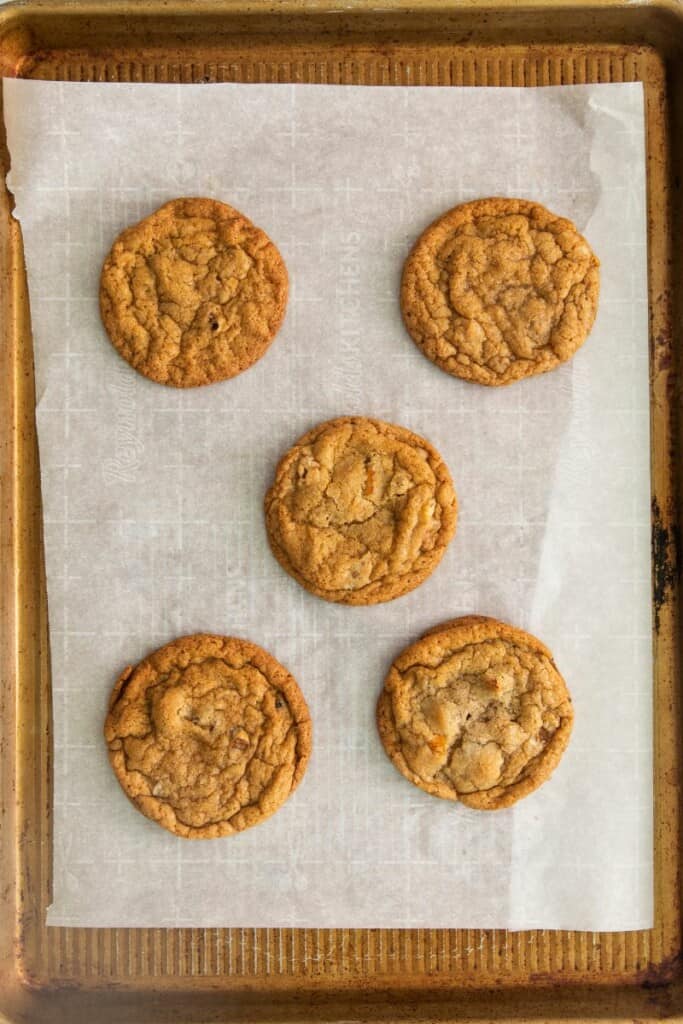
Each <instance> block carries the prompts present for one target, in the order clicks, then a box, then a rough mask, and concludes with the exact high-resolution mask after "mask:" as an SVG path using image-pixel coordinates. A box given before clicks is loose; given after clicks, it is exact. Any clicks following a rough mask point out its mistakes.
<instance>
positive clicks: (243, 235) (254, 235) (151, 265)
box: [100, 199, 288, 388]
mask: <svg viewBox="0 0 683 1024" xmlns="http://www.w3.org/2000/svg"><path fill="white" fill-rule="evenodd" d="M287 291H288V280H287V270H286V267H285V265H284V262H283V260H282V257H281V256H280V253H279V252H278V251H277V249H276V248H275V246H274V245H273V243H272V242H271V241H270V239H269V238H268V236H267V235H266V234H265V233H264V232H263V231H261V229H260V228H257V227H255V225H254V224H252V223H251V221H249V220H247V218H246V217H245V216H243V215H242V214H241V213H239V212H238V211H237V210H234V209H233V208H232V207H231V206H226V204H225V203H219V202H217V201H216V200H215V199H174V200H172V201H171V202H170V203H166V204H165V206H162V207H161V208H160V209H159V210H157V211H156V213H153V214H152V215H151V216H150V217H146V218H145V219H144V220H141V221H140V223H139V224H136V225H135V226H134V227H130V228H128V229H127V230H126V231H124V232H123V233H122V234H120V235H119V237H118V238H117V239H116V241H115V242H114V244H113V246H112V248H111V250H110V252H109V255H108V256H107V258H106V260H105V261H104V266H103V268H102V276H101V279H100V310H101V313H102V321H103V323H104V326H105V328H106V330H107V333H108V335H109V337H110V339H111V341H112V344H113V345H114V347H115V348H116V350H117V351H118V352H119V354H120V355H122V356H123V358H124V359H125V360H126V361H127V362H129V363H130V365H131V366H133V367H134V368H135V369H136V370H137V371H138V372H139V373H141V374H143V376H145V377H149V378H150V380H155V381H157V382H158V383H159V384H169V385H171V386H172V387H176V388H192V387H198V386H199V385H201V384H212V383H213V382H214V381H219V380H227V379H228V378H229V377H234V376H235V375H236V374H238V373H241V372H242V371H243V370H246V369H247V368H248V367H250V366H251V365H252V364H253V363H255V362H256V361H257V360H258V359H260V358H261V356H262V355H263V353H264V352H265V351H266V349H267V348H268V346H269V345H270V343H271V341H272V340H273V338H274V337H275V334H276V333H277V331H278V329H279V327H280V324H281V323H282V320H283V318H284V315H285V307H286V305H287Z"/></svg>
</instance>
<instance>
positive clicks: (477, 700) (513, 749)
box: [377, 615, 574, 810]
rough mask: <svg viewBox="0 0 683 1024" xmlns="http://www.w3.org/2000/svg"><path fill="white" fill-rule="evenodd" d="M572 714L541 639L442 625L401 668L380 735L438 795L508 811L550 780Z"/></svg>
mask: <svg viewBox="0 0 683 1024" xmlns="http://www.w3.org/2000/svg"><path fill="white" fill-rule="evenodd" d="M573 720H574V713H573V709H572V702H571V698H570V696H569V693H568V691H567V687H566V684H565V681H564V679H563V678H562V676H561V675H560V673H559V672H558V670H557V667H556V665H555V663H554V661H553V658H552V655H551V653H550V651H549V650H548V648H547V647H545V646H544V645H543V644H542V643H541V642H540V640H537V639H536V638H535V637H533V636H530V635H529V634H528V633H524V632H523V631H522V630H521V629H515V628H514V627H513V626H508V625H506V624H505V623H503V622H498V621H497V620H496V619H489V618H485V617H484V616H477V615H470V616H467V617H465V618H461V619H454V620H452V621H451V622H445V623H442V625H440V626H437V627H436V629H433V630H431V631H430V632H429V633H427V634H426V635H425V636H423V637H422V639H421V640H418V641H417V642H416V643H414V644H413V645H412V646H411V647H408V648H407V649H406V650H405V651H403V652H402V654H400V655H399V656H398V658H397V659H396V660H395V662H394V663H393V665H392V666H391V669H390V670H389V674H388V675H387V678H386V680H385V683H384V689H383V690H382V693H381V694H380V697H379V701H378V703H377V727H378V729H379V734H380V738H381V740H382V743H383V744H384V749H385V750H386V752H387V754H388V755H389V757H390V758H391V760H392V762H393V763H394V765H395V766H396V768H398V770H399V771H400V772H401V773H402V774H403V775H405V777H406V778H407V779H409V780H410V782H412V783H413V784H414V785H416V786H419V788H420V789H424V790H425V792H427V793H431V794H432V795H433V796H440V797H443V798H444V799H446V800H460V801H461V802H462V803H463V804H466V805H467V806H468V807H476V808H478V809H480V810H497V809H498V808H500V807H510V805H511V804H514V803H516V802H517V801H518V800H520V799H521V798H522V797H524V796H527V795H528V794H529V793H531V792H533V790H535V789H537V788H538V787H539V786H540V785H541V784H542V783H543V782H545V781H546V780H547V779H548V778H549V776H550V775H551V773H552V772H553V770H554V769H555V767H556V766H557V764H558V762H559V760H560V758H561V757H562V754H563V752H564V750H565V748H566V746H567V743H568V742H569V736H570V733H571V730H572V722H573Z"/></svg>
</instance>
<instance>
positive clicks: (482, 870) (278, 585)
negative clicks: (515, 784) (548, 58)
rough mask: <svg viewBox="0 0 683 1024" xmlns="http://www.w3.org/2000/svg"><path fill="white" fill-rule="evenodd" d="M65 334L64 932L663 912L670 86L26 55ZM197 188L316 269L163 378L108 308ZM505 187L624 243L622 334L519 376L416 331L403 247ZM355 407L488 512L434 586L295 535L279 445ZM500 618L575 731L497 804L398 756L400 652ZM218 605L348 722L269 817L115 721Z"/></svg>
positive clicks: (31, 248) (564, 924) (34, 240)
mask: <svg viewBox="0 0 683 1024" xmlns="http://www.w3.org/2000/svg"><path fill="white" fill-rule="evenodd" d="M4 90H5V117H6V121H7V129H8V137H9V148H10V152H11V159H12V171H11V175H10V178H9V185H10V188H11V189H12V191H13V192H14V194H15V196H16V203H17V205H16V215H17V217H18V218H19V220H20V221H21V226H22V229H23V235H24V240H25V245H26V259H27V265H28V276H29V286H30V296H31V308H32V317H33V330H34V342H35V358H36V374H37V394H38V409H37V417H38V430H39V441H40V457H41V472H42V488H43V500H44V515H45V542H46V555H47V573H48V589H49V616H50V634H51V648H52V665H53V675H52V678H53V693H54V730H55V791H54V798H55V799H54V804H55V831H54V903H53V905H52V907H51V909H50V912H49V923H50V924H53V925H57V924H61V925H103V926H104V925H108V926H113V925H131V926H134V925H158V926H163V925H193V926H199V925H204V926H219V925H244V926H252V925H253V926H289V925H291V926H303V925H306V926H320V927H322V926H358V927H365V926H387V927H394V926H395V927H399V926H431V927H438V926H453V927H456V926H463V927H475V926H481V927H505V926H507V927H509V928H522V927H546V928H579V929H584V928H585V929H595V930H607V929H629V928H647V927H650V926H651V924H652V855H651V848H652V795H651V794H652V777H651V776H652V772H651V748H652V726H651V711H650V705H651V643H650V632H651V622H650V555H649V536H650V528H649V522H650V514H649V415H648V333H647V292H646V250H645V237H646V235H645V205H644V199H645V193H644V173H645V171H644V168H645V164H644V140H643V134H644V128H643V106H642V103H643V101H642V92H641V87H640V86H639V85H602V86H581V87H572V88H549V89H529V90H524V89H499V90H497V89H448V88H429V89H427V88H422V89H421V88H374V89H372V88H348V87H329V86H327V87H326V86H321V87H311V86H285V85H279V86H277V85H276V86H268V85H248V86H237V85H208V86H183V87H176V86H157V85H109V84H85V85H82V84H58V83H47V82H25V81H14V80H10V81H5V83H4ZM178 195H209V196H215V197H217V198H219V199H222V200H225V201H227V202H228V203H231V204H233V205H235V206H237V207H238V208H239V209H241V210H243V211H244V212H245V213H246V214H247V215H248V216H249V217H250V218H252V219H253V220H254V221H255V222H256V223H257V224H258V225H260V226H261V227H263V228H264V229H265V230H266V231H267V232H268V233H269V234H270V236H271V237H272V238H273V239H274V240H275V242H276V243H277V245H278V246H279V247H280V250H281V252H282V253H283V255H284V257H285V259H286V261H287V264H288V267H289V271H290V275H291V285H292V290H291V298H290V303H289V307H288V312H287V318H286V322H285V325H284V327H283V329H282V331H281V333H280V335H279V336H278V337H277V339H276V341H275V342H274V343H273V345H272V347H271V349H270V350H269V352H268V353H267V355H266V356H265V358H263V359H262V360H261V361H260V362H259V363H258V364H257V365H256V366H255V367H253V368H252V369H250V370H249V371H248V372H246V373H244V374H242V375H241V376H239V377H238V378H236V379H234V380H232V381H229V382H226V383H222V384H218V385H214V386H212V387H206V388H201V389H195V390H191V391H186V392H183V391H175V390H173V389H171V388H164V387H161V386H159V385H156V384H153V383H151V382H148V381H146V380H144V379H143V378H142V377H140V376H139V375H138V374H136V373H135V372H133V371H132V370H131V369H130V368H129V367H128V365H127V364H125V363H124V362H123V361H122V360H121V359H120V358H119V357H118V355H117V354H116V353H115V351H114V349H113V348H112V346H111V345H110V344H109V342H108V340H107V337H106V335H105V333H104V330H103V328H102V326H101V324H100V319H99V313H98V303H97V294H98V277H99V272H100V267H101V264H102V261H103V259H104V256H105V255H106V253H107V251H108V249H109V247H110V245H111V243H112V241H113V239H114V237H115V236H116V235H117V234H118V233H119V231H121V230H122V229H123V228H124V227H125V226H126V225H128V224H130V223H132V222H134V221H136V220H138V219H139V218H140V217H142V216H144V215H146V214H148V213H151V212H152V211H153V210H154V209H155V208H156V207H157V206H159V205H160V204H161V203H162V202H165V201H166V200H168V199H170V198H173V197H176V196H178ZM488 195H513V196H522V197H528V198H533V199H537V200H539V201H541V202H542V203H545V204H546V205H547V206H549V207H550V208H551V209H552V210H554V211H556V212H557V213H559V214H563V215H567V216H569V217H571V218H572V219H574V220H575V222H576V223H577V225H578V226H579V228H580V229H581V230H582V231H583V232H585V234H586V236H587V237H588V239H589V241H590V242H591V244H592V245H593V247H594V249H595V251H596V253H597V254H598V255H599V257H600V259H601V261H602V295H601V301H600V309H599V314H598V318H597V323H596V326H595V329H594V330H593V333H592V335H591V337H590V339H589V340H588V342H587V343H586V345H585V346H584V348H583V349H582V350H581V351H580V352H579V353H578V354H577V356H576V357H575V359H574V360H573V361H572V362H571V363H570V364H568V365H566V366H565V367H563V368H562V369H560V370H558V371H556V372H554V373H551V374H549V375H546V376H543V377H540V378H537V379H535V380H530V381H526V382H523V383H518V384H514V385H512V386H511V387H509V388H503V389H485V388H480V387H476V386H473V385H471V384H467V383H464V382H461V381H457V380H455V379H453V378H451V377H449V376H448V375H447V374H445V373H443V372H441V371H440V370H438V369H437V368H436V367H434V366H432V365H431V364H430V363H429V362H428V361H427V360H426V359H425V358H424V357H423V356H422V355H421V354H420V353H419V352H418V350H417V349H416V347H415V346H414V345H413V343H412V341H411V340H410V338H409V337H408V335H407V334H406V331H405V329H404V328H403V326H402V323H401V319H400V314H399V307H398V286H399V277H400V271H401V266H402V263H403V260H404V258H405V256H406V254H407V252H408V251H409V249H410V247H411V245H412V243H413V241H414V239H415V238H416V236H417V235H418V233H419V232H420V231H422V229H423V228H424V227H425V226H426V225H427V224H428V223H429V222H430V221H431V220H432V219H433V218H434V217H435V216H437V215H438V214H440V213H441V212H442V211H444V210H446V209H448V208H449V207H451V206H453V205H455V204H456V203H459V202H461V201H464V200H467V199H472V198H475V197H481V196H488ZM345 413H356V414H368V415H371V416H377V417H381V418H383V419H387V420H390V421H394V422H396V423H401V424H403V425H405V426H407V427H409V428H410V429H412V430H415V431H417V432H418V433H420V434H423V435H424V436H425V437H427V438H429V440H431V441H432V442H433V443H434V444H435V445H436V447H437V448H438V449H439V450H440V451H441V453H442V454H443V456H444V457H445V459H446V461H447V463H448V465H449V467H450V469H451V472H452V474H453V477H454V480H455V483H456V487H457V491H458V496H459V499H460V509H461V511H460V520H459V527H458V532H457V535H456V538H455V540H454V541H453V543H452V544H451V546H450V547H449V549H448V551H447V553H446V556H445V557H444V559H443V562H442V563H441V565H440V567H439V569H438V570H437V571H436V572H435V573H434V575H433V576H432V577H431V578H430V579H429V580H428V581H427V582H426V583H425V584H424V585H423V586H421V587H420V588H419V589H417V590H416V591H414V592H413V593H411V594H410V595H408V596H406V597H404V598H401V599H400V600H397V601H395V602H393V603H391V604H388V605H377V606H374V607H370V608H345V607H340V606H335V605H332V604H328V603H325V602H323V601H320V600H318V599H316V598H315V597H313V596H311V595H309V594H308V593H306V592H304V591H303V590H302V589H301V588H300V587H299V586H298V585H297V584H296V583H295V582H294V581H293V580H291V579H290V578H289V577H288V576H287V575H285V573H284V572H282V570H281V569H280V568H279V567H278V565H277V564H276V563H275V561H274V559H273V558H272V556H271V555H270V553H269V550H268V547H267V543H266V537H265V531H264V525H263V517H262V510H261V509H262V504H261V503H262V497H263V494H264V491H265V490H266V487H267V486H268V484H269V482H270V480H271V477H272V473H273V469H274V466H275V463H276V461H277V459H278V457H279V455H280V454H281V453H282V452H283V451H284V450H285V449H286V448H287V447H288V446H289V445H290V444H291V443H292V442H293V441H294V440H295V439H296V438H297V437H298V436H299V435H300V434H301V433H303V431H305V430H307V429H308V428H309V427H311V426H312V425H314V424H315V423H317V422H318V421H320V420H323V419H326V418H328V417H331V416H336V415H341V414H345ZM469 612H480V613H485V614H489V615H494V616H498V617H500V618H503V619H506V620H509V621H511V622H513V623H516V624H518V625H519V626H521V627H523V628H526V629H529V630H531V631H532V632H533V633H535V634H537V635H538V636H539V637H541V638H542V639H543V640H544V641H545V642H546V643H547V644H548V645H549V646H550V648H551V649H552V650H553V652H554V654H555V657H556V660H557V663H558V665H559V667H560V669H561V671H562V672H563V674H564V675H565V677H566V679H567V681H568V684H569V686H570V688H571V691H572V694H573V697H574V700H575V707H576V726H575V730H574V734H573V738H572V741H571V744H570V747H569V749H568V751H567V754H566V756H565V758H564V760H563V761H562V763H561V765H560V767H559V768H558V770H557V772H556V773H555V775H554V777H553V779H552V781H551V782H549V783H548V784H546V785H545V786H543V787H542V788H541V789H540V790H539V791H537V792H536V793H535V794H533V795H532V796H530V797H528V798H527V799H525V800H523V801H522V802H521V803H520V804H518V805H517V806H516V807H514V808H513V809H510V810H506V811H499V812H496V813H485V812H478V811H474V810H468V809H466V808H463V807H461V806H457V805H454V804H452V803H449V802H445V801H440V800H437V799H434V798H433V797H430V796H427V795H426V794H424V793H422V792H421V791H419V790H418V789H416V788H414V787H413V786H411V785H410V784H409V783H408V782H406V781H405V780H404V779H403V778H402V777H401V776H400V775H399V774H398V773H397V772H396V771H395V769H394V768H393V767H392V766H391V764H390V763H389V761H388V760H387V758H386V756H385V755H384V753H383V751H382V748H381V746H380V743H379V740H378V738H377V734H376V730H375V726H374V706H375V700H376V697H377V694H378V692H379V690H380V688H381V685H382V680H383V677H384V674H385V672H386V670H387V668H388V666H389V664H390V662H391V660H392V658H393V657H394V656H395V655H396V654H397V653H398V652H399V651H400V650H401V649H402V648H403V647H404V646H405V645H406V644H408V643H409V642H411V641H412V640H413V639H414V638H416V637H417V636H418V635H419V634H420V633H421V632H423V631H424V630H426V629H427V628H428V627H430V626H432V625H434V624H436V623H438V622H440V621H442V620H444V619H447V618H450V617H453V616H455V615H459V614H463V613H469ZM197 630H210V631H215V632H218V633H226V634H235V635H237V636H245V637H248V638H250V639H251V640H253V641H255V642H257V643H259V644H261V645H262V646H264V647H265V648H267V649H268V650H269V651H271V652H272V653H273V654H274V655H275V656H276V657H277V658H278V659H280V660H281V661H282V662H283V663H284V664H285V665H287V667H288V668H289V669H290V670H291V672H292V673H293V674H294V676H295V677H296V678H297V680H298V681H299V683H300V685H301V687H302V689H303V691H304V693H305V695H306V698H307V699H308V701H309V703H310V707H311V711H312V716H313V722H314V743H315V750H314V754H313V757H312V760H311V763H310V768H309V770H308V774H307V776H306V778H305V779H304V781H303V783H302V785H301V786H300V788H299V790H298V791H297V792H296V794H295V795H294V796H293V797H292V799H290V800H289V802H288V803H287V804H286V805H285V806H284V807H283V808H282V809H281V810H280V811H279V812H278V813H277V814H276V815H275V816H274V817H273V818H272V819H270V820H269V821H267V822H266V823H264V824H262V825H259V826H258V828H255V829H252V830H250V831H248V832H245V833H244V834H242V835H239V836H237V837H231V838H226V839H222V840H213V841H204V842H189V841H186V840H182V839H177V838H174V837H173V836H172V835H170V834H168V833H166V832H165V831H163V830H162V829H160V828H159V827H158V826H156V825H155V824H152V823H151V822H149V821H147V820H146V819H145V818H144V817H142V816H141V815H140V814H139V813H138V812H137V811H136V810H135V809H134V808H133V807H132V805H131V804H129V802H128V801H127V799H126V797H125V796H124V795H123V793H122V791H121V790H120V788H119V785H118V783H117V782H116V780H115V779H114V776H113V774H112V772H111V770H110V768H109V765H108V762H107V758H106V753H105V747H104V743H103V739H102V722H103V717H104V713H105V707H106V702H107V698H108V694H109V692H110V688H111V686H112V684H113V682H114V680H115V679H116V677H117V676H118V674H119V672H120V671H121V670H122V668H123V667H124V666H125V665H127V664H131V663H135V662H136V661H137V660H138V659H139V658H141V657H142V656H143V655H144V654H145V653H147V652H148V651H150V650H151V649H153V648H155V647H157V646H159V645H161V644H163V643H165V642H166V641H168V640H170V639H171V638H173V637H176V636H178V635H182V634H186V633H191V632H194V631H197Z"/></svg>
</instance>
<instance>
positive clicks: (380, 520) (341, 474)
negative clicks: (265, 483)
mask: <svg viewBox="0 0 683 1024" xmlns="http://www.w3.org/2000/svg"><path fill="white" fill-rule="evenodd" d="M265 513H266V526H267V530H268V539H269V541H270V546H271V548H272V551H273V554H274V555H275V557H276V558H277V560H278V562H279V563H280V565H281V566H282V567H283V569H285V570H286V571H287V572H288V573H289V574H290V576H293V577H294V579H295V580H297V582H299V583H300V584H301V585H302V586H303V587H305V588H306V589H307V590H310V591H311V593H312V594H316V595H317V596H318V597H322V598H324V599H325V600H326V601H337V602H339V603H341V604H356V605H358V604H377V603H379V602H380V601H391V600H393V598H395V597H400V596H401V595H402V594H407V593H408V591H409V590H413V589H414V588H415V587H417V586H419V584H420V583H422V582H423V580H425V579H426V578H427V576H429V575H430V574H431V573H432V572H433V571H434V569H435V568H436V566H437V565H438V563H439V561H440V560H441V557H442V555H443V553H444V551H445V549H446V546H447V545H448V543H449V541H450V540H451V538H452V537H453V534H454V533H455V523H456V516H457V502H456V497H455V491H454V490H453V484H452V481H451V477H450V474H449V472H448V469H447V468H446V465H445V463H444V462H443V460H442V458H441V456H440V455H439V453H438V452H437V451H436V449H434V448H433V447H432V446H431V444H429V442H427V441H425V440H424V439H423V438H421V437H418V435H417V434H413V433H411V431H410V430H406V429H405V428H403V427H397V426H394V425H393V424H391V423H384V422H382V421H381V420H372V419H365V418H364V417H360V416H342V417H341V418H340V419H335V420H329V421H328V422H326V423H321V424H319V425H318V426H317V427H314V428H313V430H310V431H309V432H308V433H307V434H304V436H303V437H301V438H300V439H299V440H298V441H297V442H296V444H295V445H294V447H293V448H290V450H289V451H288V452H287V453H286V455H284V457H283V458H282V459H281V461H280V464H279V465H278V467H277V470H276V473H275V482H274V483H273V486H272V487H271V488H270V490H269V491H268V493H267V495H266V499H265Z"/></svg>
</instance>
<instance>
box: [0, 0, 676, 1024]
mask: <svg viewBox="0 0 683 1024" xmlns="http://www.w3.org/2000/svg"><path fill="white" fill-rule="evenodd" d="M0 71H1V72H2V74H3V75H5V76H21V77H30V78H41V79H59V80H68V81H74V80H75V81H113V82H118V81H140V82H147V81H150V82H216V81H218V82H225V81H240V82H264V81H267V82H334V83H354V84H392V85H398V86H400V85H407V84H410V85H416V84H417V85H424V86H426V87H428V86H429V85H434V84H439V85H474V86H487V85H495V86H501V85H502V86H504V85H523V86H528V87H530V88H533V87H534V86H537V85H560V84H573V83H579V82H622V81H629V82H631V81H642V82H643V83H644V87H645V100H646V119H647V162H648V245H649V295H650V371H651V418H652V486H653V490H652V557H653V570H654V571H653V575H654V587H653V602H654V611H655V614H654V617H653V621H654V658H655V691H654V702H655V772H654V790H655V815H656V823H655V884H656V896H655V905H656V913H655V926H654V928H653V929H652V930H651V931H638V932H624V933H593V932H553V931H527V932H516V933H513V932H506V931H501V930H499V931H477V930H427V929H417V930H399V929H394V930H342V929H331V930H325V929H316V930H293V929H291V930H289V929H282V930H276V929H200V928H193V929H187V928H185V929H167V930H165V929H158V928H154V929H126V928H115V929H113V928H108V929H91V928H47V927H46V926H45V910H46V907H47V905H48V904H49V901H50V884H51V882H50V874H51V767H52V765H51V761H52V750H51V738H50V706H51V705H50V668H49V666H50V659H49V638H48V629H47V611H46V597H45V579H44V570H43V559H42V539H41V504H40V478H39V473H38V462H37V448H36V434H35V424H34V381H33V359H32V347H31V327H30V314H29V308H28V300H27V291H26V281H25V271H24V261H23V254H22V240H21V233H20V230H19V227H18V224H17V223H16V221H14V219H13V218H12V197H11V196H10V195H9V194H8V193H7V191H6V189H5V188H4V185H3V188H2V198H1V202H2V209H1V211H0V444H1V454H0V498H1V508H0V668H1V678H0V1019H1V1020H3V1021H5V1020H6V1021H12V1022H14V1021H17V1022H18V1021H25V1022H34V1021H48V1020H49V1021H51V1022H62V1021H63V1022H68V1024H80V1022H93V1024H106V1022H108V1021H119V1020H126V1021H131V1022H140V1024H142V1022H151V1021H183V1022H187V1024H189V1022H200V1021H201V1022H209V1021H240V1022H245V1021H295V1020H296V1021H308V1020H326V1021H327V1020H335V1021H342V1020H344V1021H349V1020H353V1021H368V1022H369V1021H398V1020H411V1021H451V1020H453V1021H454V1020H481V1019H486V1020H492V1019H496V1020H512V1019H515V1020H536V1019H554V1018H557V1019H559V1018H564V1019H577V1020H578V1019H580V1020H595V1019H598V1018H603V1019H612V1020H626V1019H628V1020H633V1019H634V1018H637V1019H639V1020H649V1019H657V1018H661V1017H664V1016H667V1017H671V1016H673V1017H676V1016H678V1015H679V1014H680V1015H681V1016H683V960H682V958H681V948H682V943H681V900H680V885H681V878H680V867H681V853H680V850H681V842H680V822H681V815H680V797H681V707H680V703H681V685H680V640H679V577H678V562H677V555H676V546H677V527H676V523H677V518H678V516H677V511H678V503H679V498H680V495H679V490H678V485H679V474H678V465H677V458H678V454H677V453H678V437H679V430H680V416H679V412H680V396H679V391H678V386H677V364H678V359H679V347H680V345H681V341H682V337H681V335H682V332H681V327H680V317H681V312H682V309H683V278H682V277H681V256H682V255H683V244H682V243H681V238H682V237H683V236H682V233H681V232H682V228H683V222H682V213H683V199H682V193H681V180H682V178H683V162H682V145H683V0H640V2H626V0H574V2H568V0H564V2H562V0H522V2H521V3H520V0H367V2H366V0H355V2H349V0H308V2H305V0H278V2H277V3H265V2H261V3H259V2H253V0H252V2H248V0H186V2H184V3H183V2H180V0H159V2H151V0H87V2H85V0H84V2H81V0H70V2H62V3H57V2H53V0H33V2H30V3H29V2H15V3H9V4H7V6H4V7H2V8H0ZM0 131H2V136H1V137H0V154H1V155H2V159H3V163H4V164H5V165H6V164H7V160H8V154H7V150H6V146H5V142H4V129H3V128H0ZM5 170H6V166H5ZM48 244H49V240H48Z"/></svg>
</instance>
